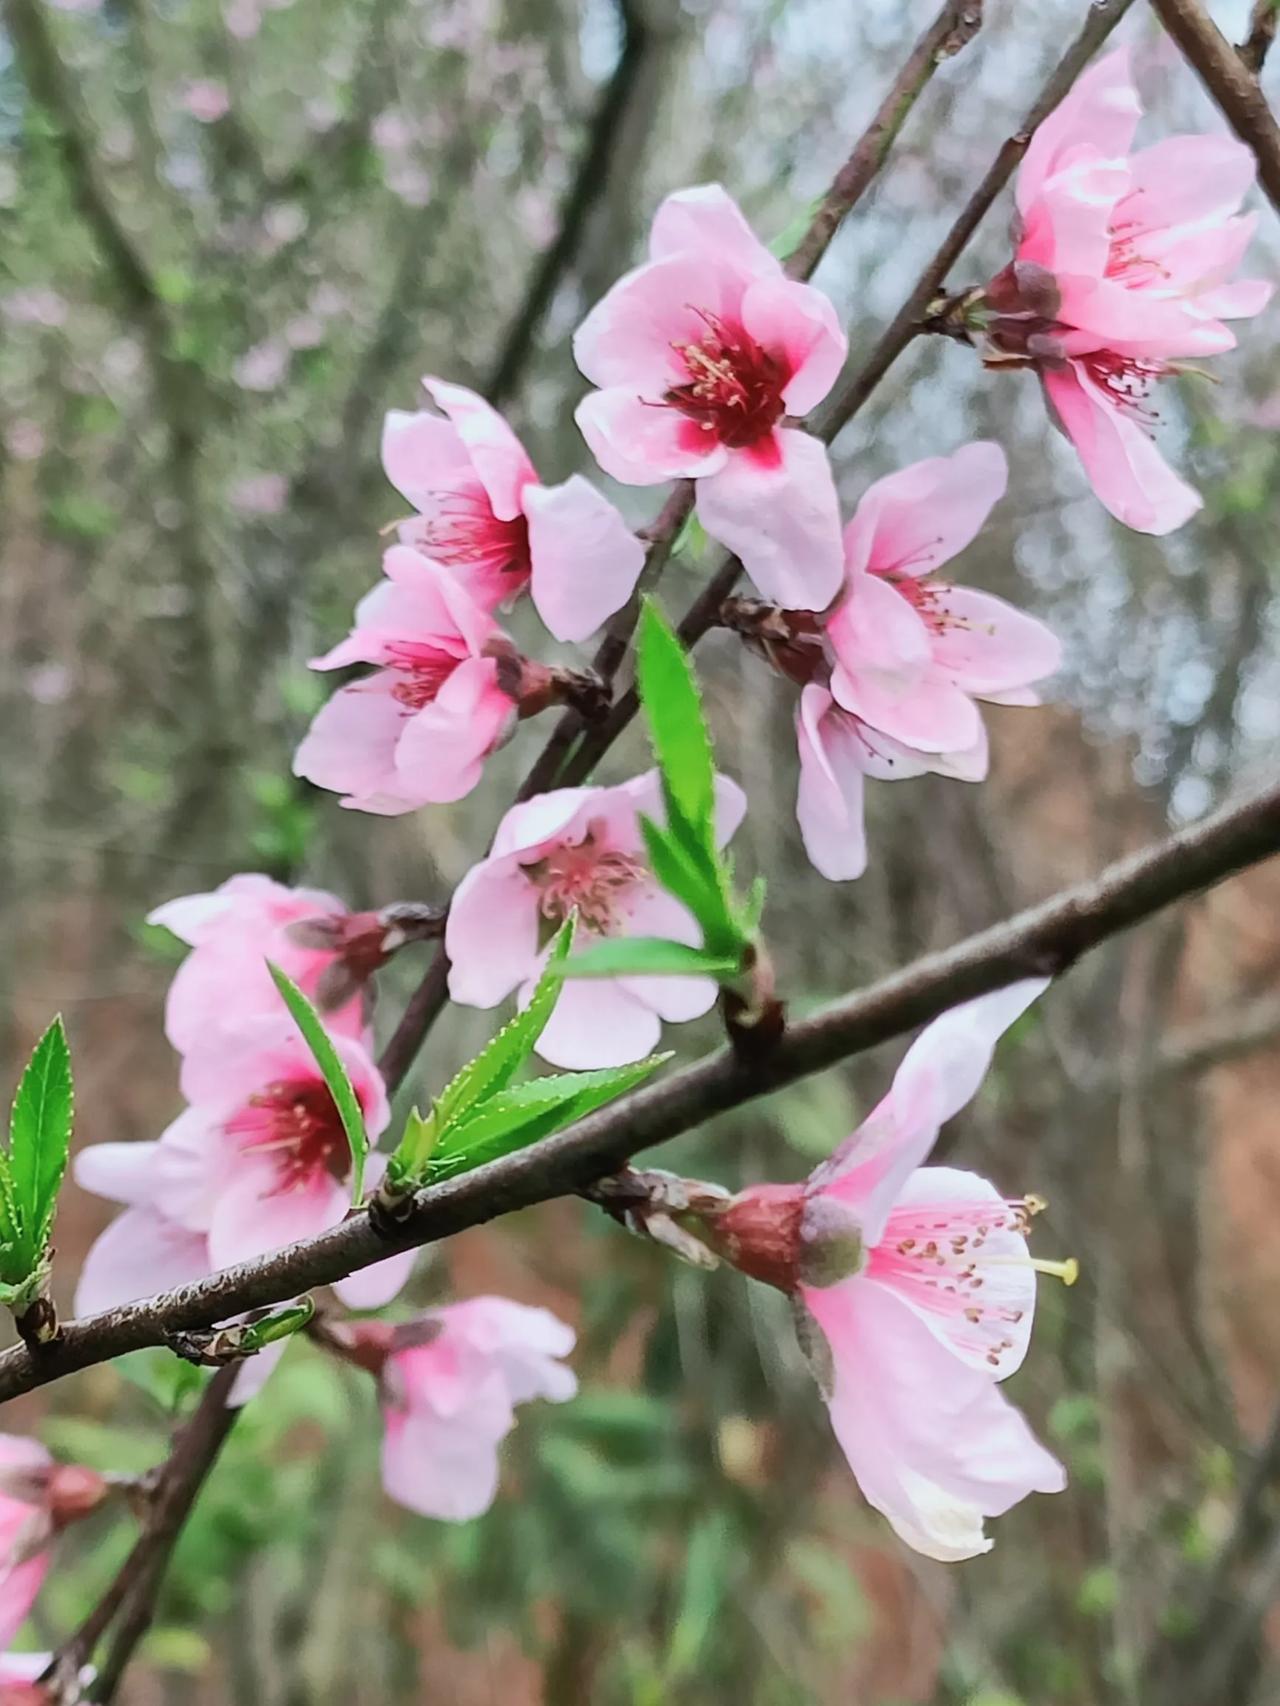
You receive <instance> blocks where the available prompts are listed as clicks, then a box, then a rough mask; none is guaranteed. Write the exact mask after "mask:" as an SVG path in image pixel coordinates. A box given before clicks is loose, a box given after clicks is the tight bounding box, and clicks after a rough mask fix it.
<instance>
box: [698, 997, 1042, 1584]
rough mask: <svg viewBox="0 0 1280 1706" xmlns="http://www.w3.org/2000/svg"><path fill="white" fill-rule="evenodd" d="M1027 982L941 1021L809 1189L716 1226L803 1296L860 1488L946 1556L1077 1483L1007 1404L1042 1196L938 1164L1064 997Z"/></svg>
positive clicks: (744, 1260)
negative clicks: (1035, 1027) (996, 1073)
mask: <svg viewBox="0 0 1280 1706" xmlns="http://www.w3.org/2000/svg"><path fill="white" fill-rule="evenodd" d="M1047 983H1048V980H1047V979H1044V978H1034V979H1028V980H1026V981H1024V982H1022V983H1015V984H1011V985H1010V986H1009V987H1008V988H1006V989H1001V990H997V991H995V992H994V993H993V994H990V995H984V996H980V997H979V998H978V999H977V1000H976V1001H970V1002H967V1003H966V1004H965V1005H964V1006H961V1007H956V1008H953V1009H952V1011H951V1012H949V1013H946V1014H944V1015H943V1016H942V1017H941V1018H940V1019H936V1020H934V1022H933V1023H932V1024H931V1025H929V1026H928V1027H927V1028H926V1029H925V1030H924V1031H923V1032H922V1033H921V1034H920V1036H919V1037H918V1038H917V1040H916V1042H915V1043H914V1044H913V1045H912V1047H911V1048H910V1049H909V1051H908V1052H907V1055H906V1058H905V1059H904V1060H903V1062H902V1065H901V1066H900V1067H899V1068H898V1071H897V1074H896V1075H895V1077H894V1080H893V1086H892V1088H891V1089H890V1091H889V1094H888V1095H887V1096H886V1097H885V1098H884V1100H883V1101H882V1102H881V1103H880V1104H879V1106H878V1107H876V1108H875V1109H874V1110H873V1112H872V1113H871V1114H870V1115H869V1116H868V1117H867V1119H865V1120H864V1121H863V1122H862V1124H861V1125H860V1126H859V1127H858V1129H857V1131H856V1132H854V1134H853V1135H852V1137H850V1138H848V1139H847V1140H846V1141H845V1142H844V1143H843V1144H841V1146H840V1147H839V1149H837V1150H836V1152H835V1153H834V1154H833V1155H832V1156H831V1157H830V1158H829V1159H828V1160H827V1161H824V1162H823V1163H822V1165H821V1166H819V1167H818V1168H816V1169H815V1171H814V1172H813V1173H812V1174H811V1175H810V1177H809V1179H808V1181H807V1183H806V1184H804V1185H797V1186H788V1185H759V1186H754V1187H750V1188H748V1189H747V1190H745V1191H742V1192H740V1193H739V1195H738V1196H737V1197H736V1198H734V1199H733V1201H732V1203H731V1204H730V1205H729V1207H728V1208H727V1209H725V1210H723V1211H721V1212H719V1213H718V1214H716V1215H714V1217H711V1218H709V1219H708V1221H707V1223H706V1232H707V1235H708V1238H709V1241H710V1242H711V1243H712V1244H713V1247H714V1248H715V1249H716V1250H717V1251H718V1252H719V1253H720V1254H722V1255H724V1256H725V1257H726V1258H727V1259H728V1260H730V1261H733V1262H734V1263H735V1264H736V1265H737V1266H739V1267H741V1268H742V1269H743V1271H744V1272H746V1273H749V1274H752V1275H753V1276H754V1277H756V1278H758V1279H762V1280H764V1281H766V1282H767V1283H769V1284H773V1285H776V1286H779V1287H780V1288H781V1289H783V1290H785V1291H787V1292H789V1293H790V1294H791V1295H792V1297H793V1299H794V1300H795V1302H796V1304H797V1325H798V1329H799V1331H800V1333H801V1338H802V1342H804V1344H805V1348H806V1351H807V1352H808V1354H809V1357H810V1360H811V1362H812V1364H813V1366H814V1370H815V1373H816V1375H817V1377H818V1379H819V1382H820V1384H821V1386H822V1391H823V1396H824V1398H825V1399H826V1401H827V1405H828V1407H829V1409H830V1413H831V1422H832V1426H833V1428H834V1429H835V1433H836V1438H837V1439H838V1440H839V1442H840V1446H841V1449H842V1450H843V1452H844V1454H845V1456H846V1457H847V1459H848V1461H849V1466H850V1468H851V1469H852V1470H853V1473H854V1475H855V1476H856V1478H857V1481H858V1485H859V1486H860V1487H861V1489H862V1491H863V1494H864V1495H865V1497H866V1498H867V1500H868V1502H869V1503H870V1504H872V1505H874V1506H875V1508H876V1509H877V1510H878V1511H880V1512H881V1513H882V1514H883V1515H884V1516H886V1517H887V1518H888V1520H889V1522H890V1523H891V1524H892V1526H893V1528H894V1530H895V1531H896V1533H897V1534H898V1535H899V1536H900V1537H901V1538H902V1539H903V1540H904V1541H906V1543H907V1544H908V1545H909V1546H912V1547H914V1548H915V1550H916V1551H918V1552H923V1553H925V1554H926V1555H927V1556H928V1557H931V1558H938V1559H942V1560H944V1561H947V1562H951V1561H955V1560H958V1559H962V1558H972V1557H976V1556H977V1555H978V1554H980V1553H983V1552H987V1551H989V1550H990V1549H991V1544H992V1543H991V1541H990V1540H989V1539H988V1538H987V1537H986V1535H985V1534H984V1532H983V1519H984V1518H985V1517H994V1516H1000V1515H1002V1514H1003V1513H1004V1512H1005V1511H1007V1510H1008V1509H1009V1508H1010V1507H1011V1506H1013V1505H1015V1504H1017V1503H1018V1501H1019V1500H1020V1499H1023V1498H1025V1497H1026V1496H1027V1495H1028V1494H1029V1493H1032V1492H1041V1493H1055V1492H1059V1491H1061V1489H1062V1488H1063V1487H1064V1486H1065V1484H1066V1476H1065V1474H1064V1472H1063V1469H1062V1466H1061V1464H1060V1463H1058V1462H1057V1461H1056V1459H1054V1458H1053V1457H1052V1456H1050V1454H1049V1453H1048V1452H1047V1451H1046V1450H1045V1449H1044V1447H1043V1446H1041V1445H1040V1444H1039V1443H1038V1442H1037V1440H1036V1439H1035V1438H1034V1436H1033V1435H1032V1433H1031V1431H1030V1429H1029V1427H1028V1426H1027V1423H1026V1421H1025V1420H1024V1418H1023V1416H1022V1415H1021V1413H1020V1412H1019V1411H1018V1410H1015V1409H1014V1408H1013V1407H1012V1406H1011V1405H1010V1404H1009V1403H1008V1402H1007V1401H1006V1400H1005V1399H1004V1398H1003V1396H1002V1395H1001V1393H1000V1391H999V1389H998V1383H999V1382H1000V1381H1002V1380H1004V1379H1006V1378H1007V1377H1008V1376H1009V1375H1010V1374H1012V1373H1014V1371H1015V1370H1016V1369H1017V1368H1018V1367H1019V1366H1020V1365H1021V1363H1022V1360H1023V1358H1024V1356H1025V1355H1026V1351H1027V1345H1028V1342H1029V1340H1030V1336H1031V1323H1032V1317H1033V1315H1034V1313H1035V1303H1036V1271H1037V1267H1039V1268H1041V1269H1042V1270H1043V1271H1047V1272H1051V1273H1057V1274H1059V1275H1060V1276H1061V1277H1063V1278H1065V1279H1067V1280H1068V1282H1069V1281H1070V1280H1071V1279H1073V1278H1074V1264H1072V1263H1054V1262H1044V1263H1036V1262H1034V1261H1033V1260H1032V1258H1031V1256H1030V1255H1029V1254H1028V1251H1027V1243H1026V1237H1025V1234H1026V1231H1027V1228H1028V1225H1029V1217H1030V1215H1032V1214H1034V1213H1035V1212H1036V1211H1037V1210H1038V1209H1039V1208H1040V1207H1041V1206H1043V1205H1042V1204H1040V1203H1039V1202H1038V1201H1037V1200H1036V1199H1034V1198H1027V1199H1024V1200H1018V1201H1006V1200H1005V1199H1004V1198H1003V1197H1001V1195H1000V1193H999V1192H998V1191H997V1190H996V1189H995V1187H994V1186H993V1185H991V1184H989V1183H988V1182H987V1180H986V1179H983V1178H980V1177H979V1176H978V1175H977V1174H976V1173H967V1172H963V1171H961V1170H960V1169H958V1168H955V1167H925V1166H922V1165H921V1163H922V1162H924V1161H925V1160H926V1159H927V1158H928V1155H929V1152H930V1150H931V1149H932V1148H933V1145H934V1143H935V1141H936V1139H937V1136H938V1132H939V1130H940V1128H941V1127H942V1126H943V1125H944V1124H945V1122H946V1121H947V1120H949V1119H952V1118H953V1117H954V1116H955V1115H956V1114H957V1113H959V1111H960V1110H961V1108H963V1107H964V1106H965V1105H966V1104H967V1103H968V1102H970V1101H971V1100H972V1099H973V1097H974V1095H975V1094H976V1093H977V1091H978V1088H979V1086H980V1084H981V1082H982V1079H983V1076H984V1075H985V1073H986V1071H987V1068H988V1067H989V1065H990V1062H991V1056H992V1051H993V1050H994V1047H995V1044H996V1042H997V1041H998V1039H999V1038H1000V1036H1001V1035H1002V1034H1003V1033H1004V1031H1006V1030H1007V1029H1008V1027H1009V1026H1010V1025H1011V1024H1013V1023H1014V1021H1015V1020H1016V1019H1018V1018H1019V1017H1020V1016H1021V1015H1022V1014H1023V1013H1024V1012H1025V1011H1026V1009H1027V1008H1028V1007H1029V1006H1030V1005H1031V1003H1032V1002H1033V1001H1034V1000H1035V999H1036V997H1037V996H1038V995H1040V994H1041V993H1042V991H1043V990H1044V989H1045V988H1046V987H1047Z"/></svg>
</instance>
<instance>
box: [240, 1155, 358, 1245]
mask: <svg viewBox="0 0 1280 1706" xmlns="http://www.w3.org/2000/svg"><path fill="white" fill-rule="evenodd" d="M350 1207H351V1195H350V1192H349V1191H346V1190H344V1189H343V1187H342V1186H341V1185H340V1184H339V1183H338V1181H337V1180H336V1179H334V1178H332V1177H331V1176H330V1175H329V1174H328V1173H324V1172H322V1171H317V1172H316V1173H314V1174H312V1175H311V1176H310V1177H309V1178H308V1179H307V1180H306V1182H305V1183H304V1184H303V1185H302V1186H301V1188H299V1189H294V1190H288V1191H280V1190H278V1189H277V1188H276V1170H275V1168H274V1166H272V1165H271V1164H270V1162H268V1161H266V1160H265V1159H262V1160H249V1159H243V1160H242V1161H241V1163H240V1166H239V1167H238V1168H237V1171H236V1174H235V1177H234V1178H233V1179H232V1180H231V1181H230V1182H229V1183H228V1185H227V1187H226V1188H225V1189H224V1190H223V1191H222V1193H221V1194H220V1196H219V1198H218V1201H217V1204H216V1206H215V1208H214V1212H213V1222H212V1224H211V1226H210V1227H209V1258H210V1260H211V1261H212V1263H213V1265H214V1267H215V1268H230V1267H234V1266H235V1264H236V1263H237V1262H249V1261H252V1260H253V1259H254V1257H255V1256H266V1255H269V1254H270V1253H271V1252H272V1251H275V1250H283V1249H284V1248H285V1247H286V1246H287V1245H289V1244H296V1243H298V1241H299V1240H300V1239H303V1238H314V1237H316V1236H317V1234H318V1233H321V1232H327V1231H328V1230H329V1228H330V1227H331V1226H338V1225H340V1224H341V1222H342V1221H343V1220H344V1219H345V1218H346V1213H347V1210H348V1209H349V1208H350Z"/></svg>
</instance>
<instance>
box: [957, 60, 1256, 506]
mask: <svg viewBox="0 0 1280 1706" xmlns="http://www.w3.org/2000/svg"><path fill="white" fill-rule="evenodd" d="M1141 112H1142V108H1141V104H1140V102H1139V100H1138V94H1137V90H1136V89H1135V88H1134V87H1133V84H1132V81H1131V78H1130V72H1129V58H1128V53H1127V51H1126V50H1125V49H1123V48H1122V49H1120V50H1119V51H1118V52H1116V53H1112V54H1109V55H1108V56H1107V57H1106V58H1105V59H1103V60H1101V61H1100V62H1099V63H1098V64H1097V65H1095V66H1093V67H1092V69H1091V70H1089V71H1088V72H1086V74H1085V75H1084V76H1083V77H1081V78H1080V80H1079V81H1078V82H1077V84H1076V85H1075V87H1074V88H1073V89H1072V91H1071V93H1070V94H1069V95H1068V96H1067V97H1066V99H1065V100H1064V101H1063V102H1062V104H1061V105H1060V106H1059V107H1058V108H1057V109H1056V110H1055V111H1054V112H1053V113H1051V114H1050V116H1049V117H1048V118H1047V119H1046V120H1045V122H1044V123H1043V124H1042V125H1041V126H1040V128H1039V130H1038V131H1037V132H1036V134H1035V136H1034V137H1033V138H1032V141H1031V145H1030V147H1029V148H1028V150H1027V155H1026V159H1025V160H1024V161H1023V164H1022V168H1021V171H1020V172H1019V175H1018V185H1017V201H1018V213H1019V219H1020V227H1021V229H1020V235H1019V239H1018V246H1017V254H1016V257H1015V259H1014V261H1013V263H1012V264H1011V265H1010V266H1009V267H1007V268H1006V269H1005V271H1004V272H1003V273H1001V274H1000V275H998V277H997V278H995V279H993V280H992V282H991V284H990V285H989V286H988V289H987V293H986V304H987V307H988V309H989V310H991V311H993V312H994V315H995V318H994V319H993V320H991V321H990V322H989V324H988V327H987V330H988V335H989V337H990V339H991V342H992V344H993V345H994V348H995V350H996V352H997V354H996V355H995V356H994V357H993V358H992V359H993V360H994V361H996V362H1007V361H1010V360H1013V361H1025V362H1028V363H1031V364H1033V365H1035V366H1036V367H1037V369H1038V371H1039V373H1040V376H1041V378H1042V380H1043V383H1044V388H1045V392H1046V395H1047V398H1048V402H1049V406H1050V409H1051V411H1052V412H1053V413H1054V415H1055V417H1056V419H1057V421H1058V423H1059V424H1060V425H1061V426H1062V428H1063V430H1064V431H1065V432H1066V434H1067V436H1068V437H1069V438H1070V439H1071V441H1072V443H1073V444H1074V445H1075V447H1076V449H1077V451H1078V452H1079V455H1080V459H1081V461H1082V462H1083V463H1084V467H1085V472H1086V474H1087V475H1088V476H1089V479H1090V482H1091V483H1092V485H1093V488H1094V490H1095V491H1096V493H1097V495H1098V497H1099V499H1100V500H1101V501H1102V503H1103V504H1104V505H1105V507H1106V508H1107V509H1108V510H1109V511H1110V512H1111V514H1112V515H1114V516H1115V517H1116V519H1117V520H1118V521H1122V522H1124V523H1125V524H1126V526H1129V527H1133V528H1136V529H1137V530H1138V531H1139V532H1142V533H1169V532H1171V531H1172V530H1173V529H1174V528H1176V527H1180V526H1181V525H1182V524H1183V522H1185V521H1186V520H1188V518H1189V517H1190V516H1191V515H1193V514H1194V513H1195V511H1196V510H1197V509H1198V508H1199V507H1200V498H1199V495H1198V494H1197V493H1196V492H1194V491H1193V490H1192V489H1191V488H1190V487H1189V486H1187V485H1185V484H1184V483H1183V482H1182V481H1181V480H1179V479H1178V478H1177V476H1176V475H1175V474H1173V473H1172V472H1171V471H1170V469H1169V468H1168V467H1167V466H1166V464H1165V462H1164V461H1163V460H1162V458H1161V456H1160V454H1159V452H1158V451H1157V450H1156V448H1155V446H1154V445H1153V443H1152V442H1151V437H1150V434H1151V429H1152V427H1153V426H1154V424H1155V421H1156V415H1155V412H1154V410H1153V409H1152V408H1151V407H1150V405H1149V402H1148V397H1149V393H1150V389H1151V386H1152V384H1153V383H1154V382H1155V381H1156V380H1158V379H1160V378H1162V377H1164V376H1165V375H1166V374H1169V373H1174V372H1177V371H1178V370H1179V362H1180V361H1181V360H1182V359H1185V358H1189V357H1190V358H1194V357H1198V356H1206V355H1216V354H1217V353H1219V352H1220V351H1222V350H1227V349H1231V348H1233V347H1234V346H1235V341H1236V340H1235V336H1234V334H1233V333H1232V332H1231V330H1230V329H1229V328H1228V327H1227V326H1226V325H1224V324H1223V321H1224V320H1226V319H1238V318H1245V317H1249V316H1251V315H1254V314H1257V313H1259V312H1260V311H1261V309H1262V308H1263V307H1264V306H1265V305H1266V303H1267V301H1268V300H1269V298H1270V296H1271V290H1272V287H1271V285H1270V284H1268V283H1266V282H1264V281H1263V280H1260V279H1245V280H1240V281H1238V282H1236V283H1231V282H1229V281H1230V279H1231V275H1232V274H1233V273H1234V272H1235V270H1236V267H1237V266H1238V265H1239V263H1240V261H1241V259H1242V257H1243V255H1244V251H1245V249H1246V248H1247V247H1248V244H1249V241H1250V239H1251V237H1252V236H1253V231H1254V226H1255V224H1256V215H1254V214H1248V215H1244V216H1241V215H1240V214H1239V213H1238V211H1237V210H1238V208H1239V205H1240V201H1241V198H1242V197H1243V196H1244V195H1245V193H1246V192H1247V191H1248V189H1249V187H1250V186H1251V184H1252V183H1253V179H1254V172H1255V167H1254V160H1253V155H1252V153H1251V152H1250V150H1249V149H1248V148H1246V147H1245V146H1244V145H1243V144H1242V143H1239V142H1235V141H1233V140H1232V139H1231V138H1230V137H1227V136H1173V137H1168V138H1166V139H1165V140H1164V141H1163V142H1158V143H1156V144H1155V145H1154V146H1153V147H1150V148H1147V149H1144V150H1142V151H1141V152H1140V153H1137V154H1134V155H1132V156H1131V155H1130V154H1129V149H1130V146H1131V145H1132V141H1133V135H1134V131H1135V129H1136V128H1137V123H1138V119H1139V117H1140V116H1141Z"/></svg>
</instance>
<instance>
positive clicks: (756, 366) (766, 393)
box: [663, 309, 791, 450]
mask: <svg viewBox="0 0 1280 1706" xmlns="http://www.w3.org/2000/svg"><path fill="white" fill-rule="evenodd" d="M697 312H698V315H699V318H700V319H702V320H703V321H705V323H706V327H707V330H706V332H705V334H704V335H703V336H702V337H701V338H699V339H698V341H697V342H696V343H690V344H676V345H674V346H673V347H674V348H675V350H676V352H677V354H678V355H679V356H680V359H681V361H682V362H683V363H684V366H685V371H686V372H687V373H688V375H689V380H688V383H687V384H685V385H673V386H672V387H671V389H670V390H668V391H667V392H666V393H665V394H664V396H663V402H664V403H665V404H666V406H667V407H668V408H671V409H678V410H679V411H680V413H681V414H682V415H686V416H687V417H688V418H689V419H690V420H691V421H693V422H695V423H696V424H697V426H698V427H699V428H700V429H701V430H702V431H703V432H704V433H706V434H707V435H708V436H714V437H715V439H716V440H717V442H718V443H720V444H723V445H726V446H727V447H728V448H729V449H730V450H741V449H744V448H745V447H746V446H747V445H750V444H756V443H758V442H759V441H760V439H762V438H767V437H768V435H769V434H770V433H771V432H772V431H773V429H774V427H775V426H776V425H777V423H778V421H779V420H780V418H781V417H782V414H783V412H784V405H783V401H782V391H783V387H784V386H785V385H786V383H787V381H788V379H790V377H791V374H790V372H789V371H788V369H787V366H786V364H785V363H784V362H783V361H780V360H779V359H778V357H777V356H775V355H771V354H770V353H769V351H768V350H766V349H763V348H761V346H760V345H759V344H758V343H757V342H756V341H755V339H754V338H753V337H752V336H751V335H750V334H749V333H748V332H746V331H744V330H743V328H742V327H741V326H739V325H736V324H735V323H734V322H733V321H731V320H722V319H721V318H720V316H719V315H718V314H709V313H704V312H702V310H700V309H699V310H697Z"/></svg>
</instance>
